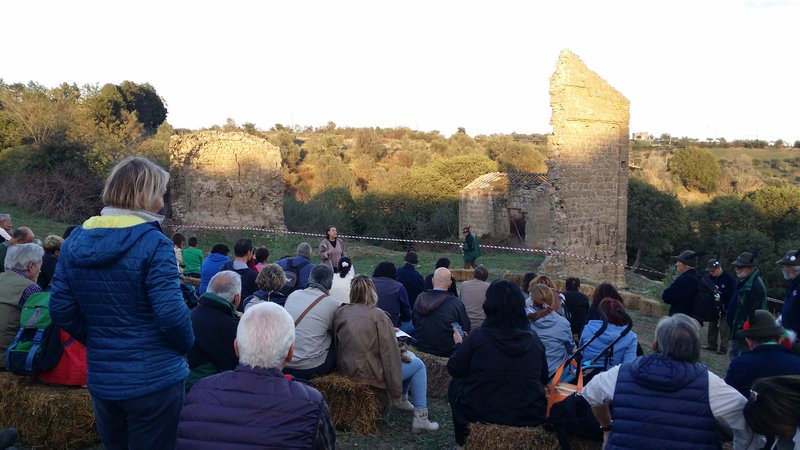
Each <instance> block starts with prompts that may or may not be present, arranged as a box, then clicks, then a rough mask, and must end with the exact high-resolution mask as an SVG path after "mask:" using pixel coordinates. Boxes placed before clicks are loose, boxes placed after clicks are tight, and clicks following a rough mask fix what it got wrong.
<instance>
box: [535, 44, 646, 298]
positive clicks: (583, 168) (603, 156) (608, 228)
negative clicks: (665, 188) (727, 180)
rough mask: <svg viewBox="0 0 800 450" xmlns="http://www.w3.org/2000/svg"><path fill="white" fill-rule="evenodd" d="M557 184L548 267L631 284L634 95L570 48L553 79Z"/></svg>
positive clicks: (552, 166)
mask: <svg viewBox="0 0 800 450" xmlns="http://www.w3.org/2000/svg"><path fill="white" fill-rule="evenodd" d="M550 104H551V106H552V109H553V115H552V118H551V120H550V123H551V124H552V125H553V135H552V136H550V138H549V140H548V145H549V150H550V158H549V160H548V161H547V166H548V174H547V175H548V180H549V181H548V182H549V184H551V185H552V187H553V192H552V196H551V197H550V198H551V202H552V210H551V213H552V219H551V223H550V227H551V232H550V240H549V246H548V247H549V248H554V249H558V250H562V251H565V252H567V253H570V254H573V255H580V256H582V257H587V258H592V259H599V260H603V261H607V262H606V263H602V264H601V263H597V262H595V261H585V260H583V259H580V258H576V257H574V256H568V257H565V256H559V255H550V256H548V257H547V258H546V259H545V261H544V263H543V264H542V266H541V267H540V270H541V271H542V272H544V273H549V274H554V275H559V276H578V277H581V278H585V279H589V280H594V281H598V282H599V281H610V282H612V283H615V284H617V285H622V286H624V285H626V282H625V277H624V270H623V265H624V264H625V263H626V259H627V256H626V252H625V242H626V239H627V212H628V153H629V150H630V142H629V140H628V136H629V134H628V122H629V120H630V103H629V101H628V100H627V99H626V98H625V97H623V96H622V94H620V93H619V92H617V91H616V90H615V89H614V88H613V87H611V86H610V85H609V84H608V83H607V82H606V81H605V80H603V79H602V78H600V77H599V76H598V75H597V74H596V73H594V72H592V71H591V70H589V68H588V67H586V65H585V64H584V63H583V61H581V60H580V58H578V57H577V56H576V55H575V54H573V53H572V52H570V51H568V50H564V51H562V52H561V55H560V56H559V59H558V64H557V66H556V71H555V72H554V73H553V76H552V77H551V78H550Z"/></svg>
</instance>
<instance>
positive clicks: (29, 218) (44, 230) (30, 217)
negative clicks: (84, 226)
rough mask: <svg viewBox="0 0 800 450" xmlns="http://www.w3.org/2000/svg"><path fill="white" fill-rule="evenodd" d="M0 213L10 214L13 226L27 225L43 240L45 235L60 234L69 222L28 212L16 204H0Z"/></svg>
mask: <svg viewBox="0 0 800 450" xmlns="http://www.w3.org/2000/svg"><path fill="white" fill-rule="evenodd" d="M0 213H8V214H11V220H12V221H13V223H14V228H18V227H28V228H30V229H31V230H33V234H35V235H36V237H37V238H38V239H41V240H44V238H45V237H46V236H47V235H50V234H55V235H57V236H62V235H63V234H64V230H66V229H67V227H69V226H70V225H71V224H67V223H63V222H58V221H56V220H52V219H50V218H48V217H44V216H41V215H39V214H36V213H32V212H28V211H26V210H24V209H22V208H17V207H16V206H10V205H2V204H0Z"/></svg>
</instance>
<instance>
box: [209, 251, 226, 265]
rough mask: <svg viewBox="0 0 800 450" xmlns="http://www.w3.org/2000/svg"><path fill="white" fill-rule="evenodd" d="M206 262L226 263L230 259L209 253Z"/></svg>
mask: <svg viewBox="0 0 800 450" xmlns="http://www.w3.org/2000/svg"><path fill="white" fill-rule="evenodd" d="M206 260H208V261H210V262H213V263H226V262H228V261H230V260H231V259H230V258H228V257H227V256H225V255H223V254H220V253H209V254H208V256H207V257H206Z"/></svg>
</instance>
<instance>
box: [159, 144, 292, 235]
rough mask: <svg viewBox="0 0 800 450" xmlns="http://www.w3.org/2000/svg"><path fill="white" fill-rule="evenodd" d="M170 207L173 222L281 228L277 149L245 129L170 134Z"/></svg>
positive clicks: (279, 164)
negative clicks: (242, 131) (242, 130)
mask: <svg viewBox="0 0 800 450" xmlns="http://www.w3.org/2000/svg"><path fill="white" fill-rule="evenodd" d="M169 150H170V173H171V176H170V193H169V205H168V208H169V212H170V216H171V218H172V219H173V220H174V221H175V222H176V223H177V224H183V225H199V226H203V225H205V226H234V227H264V228H272V229H279V230H285V229H286V225H285V224H284V221H283V178H282V176H281V153H280V149H278V147H276V146H274V145H272V144H270V143H269V142H268V141H266V140H265V139H262V138H259V137H256V136H252V135H249V134H247V133H240V132H236V133H226V132H220V131H203V132H199V133H191V134H183V135H176V136H172V138H170V143H169Z"/></svg>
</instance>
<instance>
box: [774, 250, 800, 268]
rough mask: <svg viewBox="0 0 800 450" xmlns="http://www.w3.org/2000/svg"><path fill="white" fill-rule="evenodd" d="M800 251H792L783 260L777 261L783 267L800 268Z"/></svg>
mask: <svg viewBox="0 0 800 450" xmlns="http://www.w3.org/2000/svg"><path fill="white" fill-rule="evenodd" d="M798 253H800V250H790V251H788V252H786V254H785V255H783V258H781V259H779V260H777V261H775V263H776V264H780V265H782V266H800V254H798Z"/></svg>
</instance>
